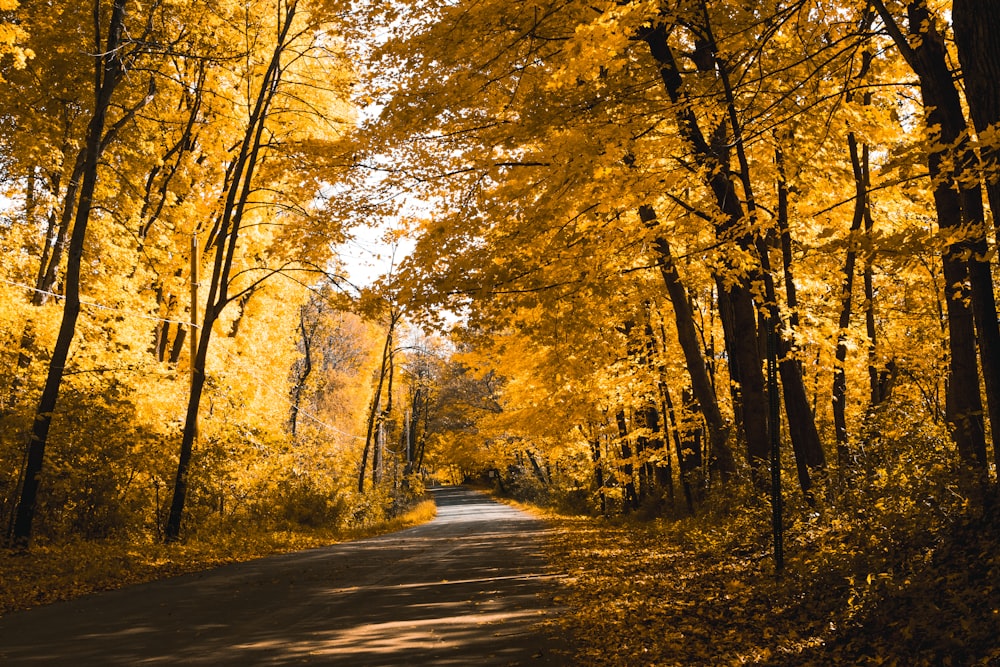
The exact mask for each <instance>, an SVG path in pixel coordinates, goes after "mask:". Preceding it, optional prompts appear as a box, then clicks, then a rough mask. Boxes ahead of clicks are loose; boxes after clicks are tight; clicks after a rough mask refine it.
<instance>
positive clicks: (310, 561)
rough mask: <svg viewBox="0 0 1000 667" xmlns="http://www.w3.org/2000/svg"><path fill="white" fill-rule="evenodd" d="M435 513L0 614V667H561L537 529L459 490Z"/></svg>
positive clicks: (440, 493) (564, 654)
mask: <svg viewBox="0 0 1000 667" xmlns="http://www.w3.org/2000/svg"><path fill="white" fill-rule="evenodd" d="M433 494H434V498H435V500H436V502H437V504H438V516H437V518H436V519H435V520H434V521H432V522H430V523H427V524H424V525H422V526H417V527H415V528H411V529H408V530H404V531H401V532H398V533H393V534H391V535H385V536H382V537H378V538H373V539H368V540H361V541H357V542H350V543H345V544H339V545H334V546H332V547H325V548H322V549H312V550H309V551H302V552H297V553H293V554H285V555H282V556H276V557H272V558H265V559H261V560H256V561H250V562H247V563H240V564H236V565H230V566H226V567H221V568H218V569H214V570H209V571H206V572H200V573H196V574H190V575H184V576H181V577H176V578H173V579H167V580H162V581H157V582H152V583H149V584H142V585H139V586H131V587H128V588H123V589H121V590H117V591H111V592H107V593H101V594H97V595H91V596H88V597H84V598H80V599H77V600H72V601H68V602H61V603H56V604H52V605H48V606H45V607H39V608H36V609H31V610H28V611H23V612H17V613H14V614H10V615H8V616H5V617H2V618H0V665H73V666H77V665H79V666H86V665H102V666H103V665H178V664H183V665H296V664H314V665H456V666H458V665H462V666H463V667H464V666H471V665H562V664H572V660H571V658H570V657H569V649H568V645H567V644H566V643H565V642H564V641H563V640H561V639H559V638H558V637H556V636H554V635H556V634H557V632H558V631H557V630H555V629H554V626H551V625H545V624H544V623H543V621H546V620H547V619H549V620H550V619H551V618H552V617H553V616H554V615H555V614H557V613H558V611H559V610H558V608H557V607H556V606H555V605H554V603H553V602H552V595H553V590H554V588H555V586H556V582H555V581H554V580H555V578H556V577H558V574H556V573H554V572H552V571H551V570H550V569H549V568H548V566H547V565H546V563H545V560H544V557H543V556H542V553H541V542H542V539H543V536H544V531H545V527H544V525H543V524H542V523H541V522H539V521H537V520H535V519H533V518H532V517H531V516H529V515H528V514H526V513H524V512H521V511H518V510H516V509H514V508H511V507H507V506H504V505H500V504H498V503H495V502H493V501H491V500H489V499H488V498H486V497H485V496H482V495H480V494H476V493H474V492H472V491H468V490H465V489H460V488H454V487H446V488H441V489H435V490H433Z"/></svg>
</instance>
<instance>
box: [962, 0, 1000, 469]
mask: <svg viewBox="0 0 1000 667" xmlns="http://www.w3.org/2000/svg"><path fill="white" fill-rule="evenodd" d="M952 20H953V22H954V26H953V27H954V31H955V43H956V44H957V45H958V58H959V61H960V62H961V63H962V75H963V79H964V81H965V98H966V101H967V102H968V105H969V114H970V115H971V116H972V123H973V126H974V127H975V128H976V132H977V133H978V134H979V135H980V136H982V135H984V134H985V133H987V131H988V130H991V129H992V130H998V129H1000V125H998V124H1000V86H997V81H1000V35H998V32H997V26H998V25H1000V4H998V3H997V2H995V1H994V0H954V2H953V3H952ZM980 156H981V158H982V170H983V174H984V181H985V183H986V192H987V195H988V197H989V202H990V209H991V210H992V212H993V224H994V227H996V226H997V216H998V215H1000V145H998V144H997V143H996V140H994V141H993V142H981V143H980ZM983 250H985V247H983V246H981V247H979V248H977V249H976V254H975V257H974V260H975V261H974V264H973V265H972V266H970V272H971V273H972V277H973V280H974V281H975V282H981V283H982V284H983V288H982V289H984V290H985V285H987V284H989V285H990V288H991V289H992V275H991V273H990V270H989V263H988V255H986V254H985V253H984V252H983ZM996 321H997V315H996V309H995V308H994V310H993V312H990V310H989V307H988V305H987V306H986V307H985V308H983V309H982V311H981V312H980V310H979V309H976V322H977V326H978V327H979V331H980V333H979V337H980V340H979V345H980V356H981V358H982V365H983V375H984V378H985V384H986V402H987V405H988V406H989V411H990V427H991V430H992V432H993V456H994V464H995V465H996V466H997V469H998V470H1000V359H998V358H997V357H998V356H1000V339H996V338H994V336H993V333H994V332H993V327H992V326H990V325H991V324H994V323H996Z"/></svg>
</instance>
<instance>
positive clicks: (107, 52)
mask: <svg viewBox="0 0 1000 667" xmlns="http://www.w3.org/2000/svg"><path fill="white" fill-rule="evenodd" d="M124 20H125V0H115V3H114V6H113V8H112V12H111V17H110V19H109V24H108V36H107V45H106V47H100V48H99V49H98V50H99V51H101V53H100V54H99V55H97V56H96V57H95V62H94V65H95V71H94V83H95V88H94V114H93V116H92V117H91V119H90V124H89V125H88V127H87V139H86V148H85V158H84V167H83V172H82V181H81V184H80V190H79V201H78V203H77V205H76V218H75V220H74V221H73V232H72V234H71V235H70V242H69V253H68V255H67V262H66V277H65V299H64V305H63V317H62V322H61V323H60V325H59V333H58V336H57V338H56V344H55V347H54V348H53V350H52V357H51V358H50V359H49V370H48V374H47V376H46V378H45V386H44V388H43V389H42V396H41V399H40V400H39V402H38V408H37V409H36V410H35V419H34V422H33V423H32V428H31V441H30V442H29V444H28V455H27V461H26V464H25V470H24V482H23V484H22V487H21V496H20V500H19V502H18V506H17V514H16V516H15V519H14V527H13V530H12V532H11V539H12V541H13V544H14V545H15V546H17V547H19V548H27V546H28V544H29V542H30V539H31V528H32V522H33V520H34V516H35V508H36V503H37V501H38V486H39V482H40V480H39V475H40V473H41V471H42V465H43V462H44V459H45V447H46V444H47V443H48V435H49V427H50V426H51V425H52V415H53V413H54V412H55V409H56V402H57V400H58V398H59V389H60V387H61V385H62V378H63V375H64V373H65V371H66V360H67V359H68V358H69V349H70V345H71V344H72V342H73V337H74V335H75V334H76V320H77V317H78V316H79V314H80V269H81V264H82V260H83V246H84V240H85V238H86V233H87V224H88V222H89V221H90V213H91V209H92V206H93V197H94V188H95V186H96V184H97V169H98V162H99V159H100V156H101V152H102V148H103V146H104V143H103V138H104V136H103V135H104V128H105V123H106V120H107V113H108V109H109V107H110V106H111V97H112V95H113V93H114V91H115V88H116V87H117V86H118V83H119V82H120V81H121V80H122V76H123V75H124V71H125V70H124V65H123V63H122V61H121V60H119V54H118V49H119V48H120V46H121V37H122V32H123V26H124ZM94 27H95V30H97V29H98V26H97V25H96V24H95V26H94ZM98 34H99V33H98ZM72 192H73V188H70V189H69V193H72ZM73 204H74V202H73V201H72V200H69V199H67V201H66V202H65V204H64V206H65V209H64V210H72V209H73Z"/></svg>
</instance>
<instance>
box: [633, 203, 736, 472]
mask: <svg viewBox="0 0 1000 667" xmlns="http://www.w3.org/2000/svg"><path fill="white" fill-rule="evenodd" d="M639 217H640V218H641V219H642V222H643V224H645V225H646V226H648V227H652V226H654V225H656V224H657V221H656V212H655V211H654V210H653V208H652V207H651V206H645V205H644V206H641V207H639ZM653 247H654V249H655V250H656V252H657V254H658V260H657V264H658V265H659V267H660V275H661V276H662V278H663V284H664V286H665V287H666V288H667V294H668V295H669V297H670V302H671V304H672V305H673V311H674V324H675V325H676V328H677V340H678V343H680V346H681V352H682V353H683V354H684V361H685V367H686V368H687V371H688V375H689V377H690V378H691V386H692V389H693V391H694V395H695V396H696V397H697V399H698V405H699V409H700V410H701V412H702V414H703V415H704V416H705V423H706V424H707V425H708V432H709V442H710V444H711V448H712V455H713V456H715V457H716V461H717V465H718V468H719V473H720V475H721V476H722V479H723V481H726V480H728V479H729V477H731V476H732V475H733V473H735V472H736V461H735V460H734V458H733V452H732V449H731V448H730V446H729V428H728V427H727V426H726V423H725V420H724V419H723V417H722V411H721V410H720V409H719V401H718V397H717V396H716V395H715V388H714V387H713V385H712V381H711V378H710V377H709V374H708V365H707V364H706V363H705V356H704V354H703V352H702V345H701V340H700V338H699V337H698V332H697V330H696V329H695V325H694V311H693V310H692V309H691V302H690V299H689V297H688V293H687V290H686V289H685V288H684V284H683V283H682V282H681V279H680V275H679V274H678V272H677V266H676V265H675V263H674V258H673V253H672V252H671V249H670V243H669V241H667V239H666V237H664V236H659V235H658V236H657V237H656V238H655V239H654V241H653Z"/></svg>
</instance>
